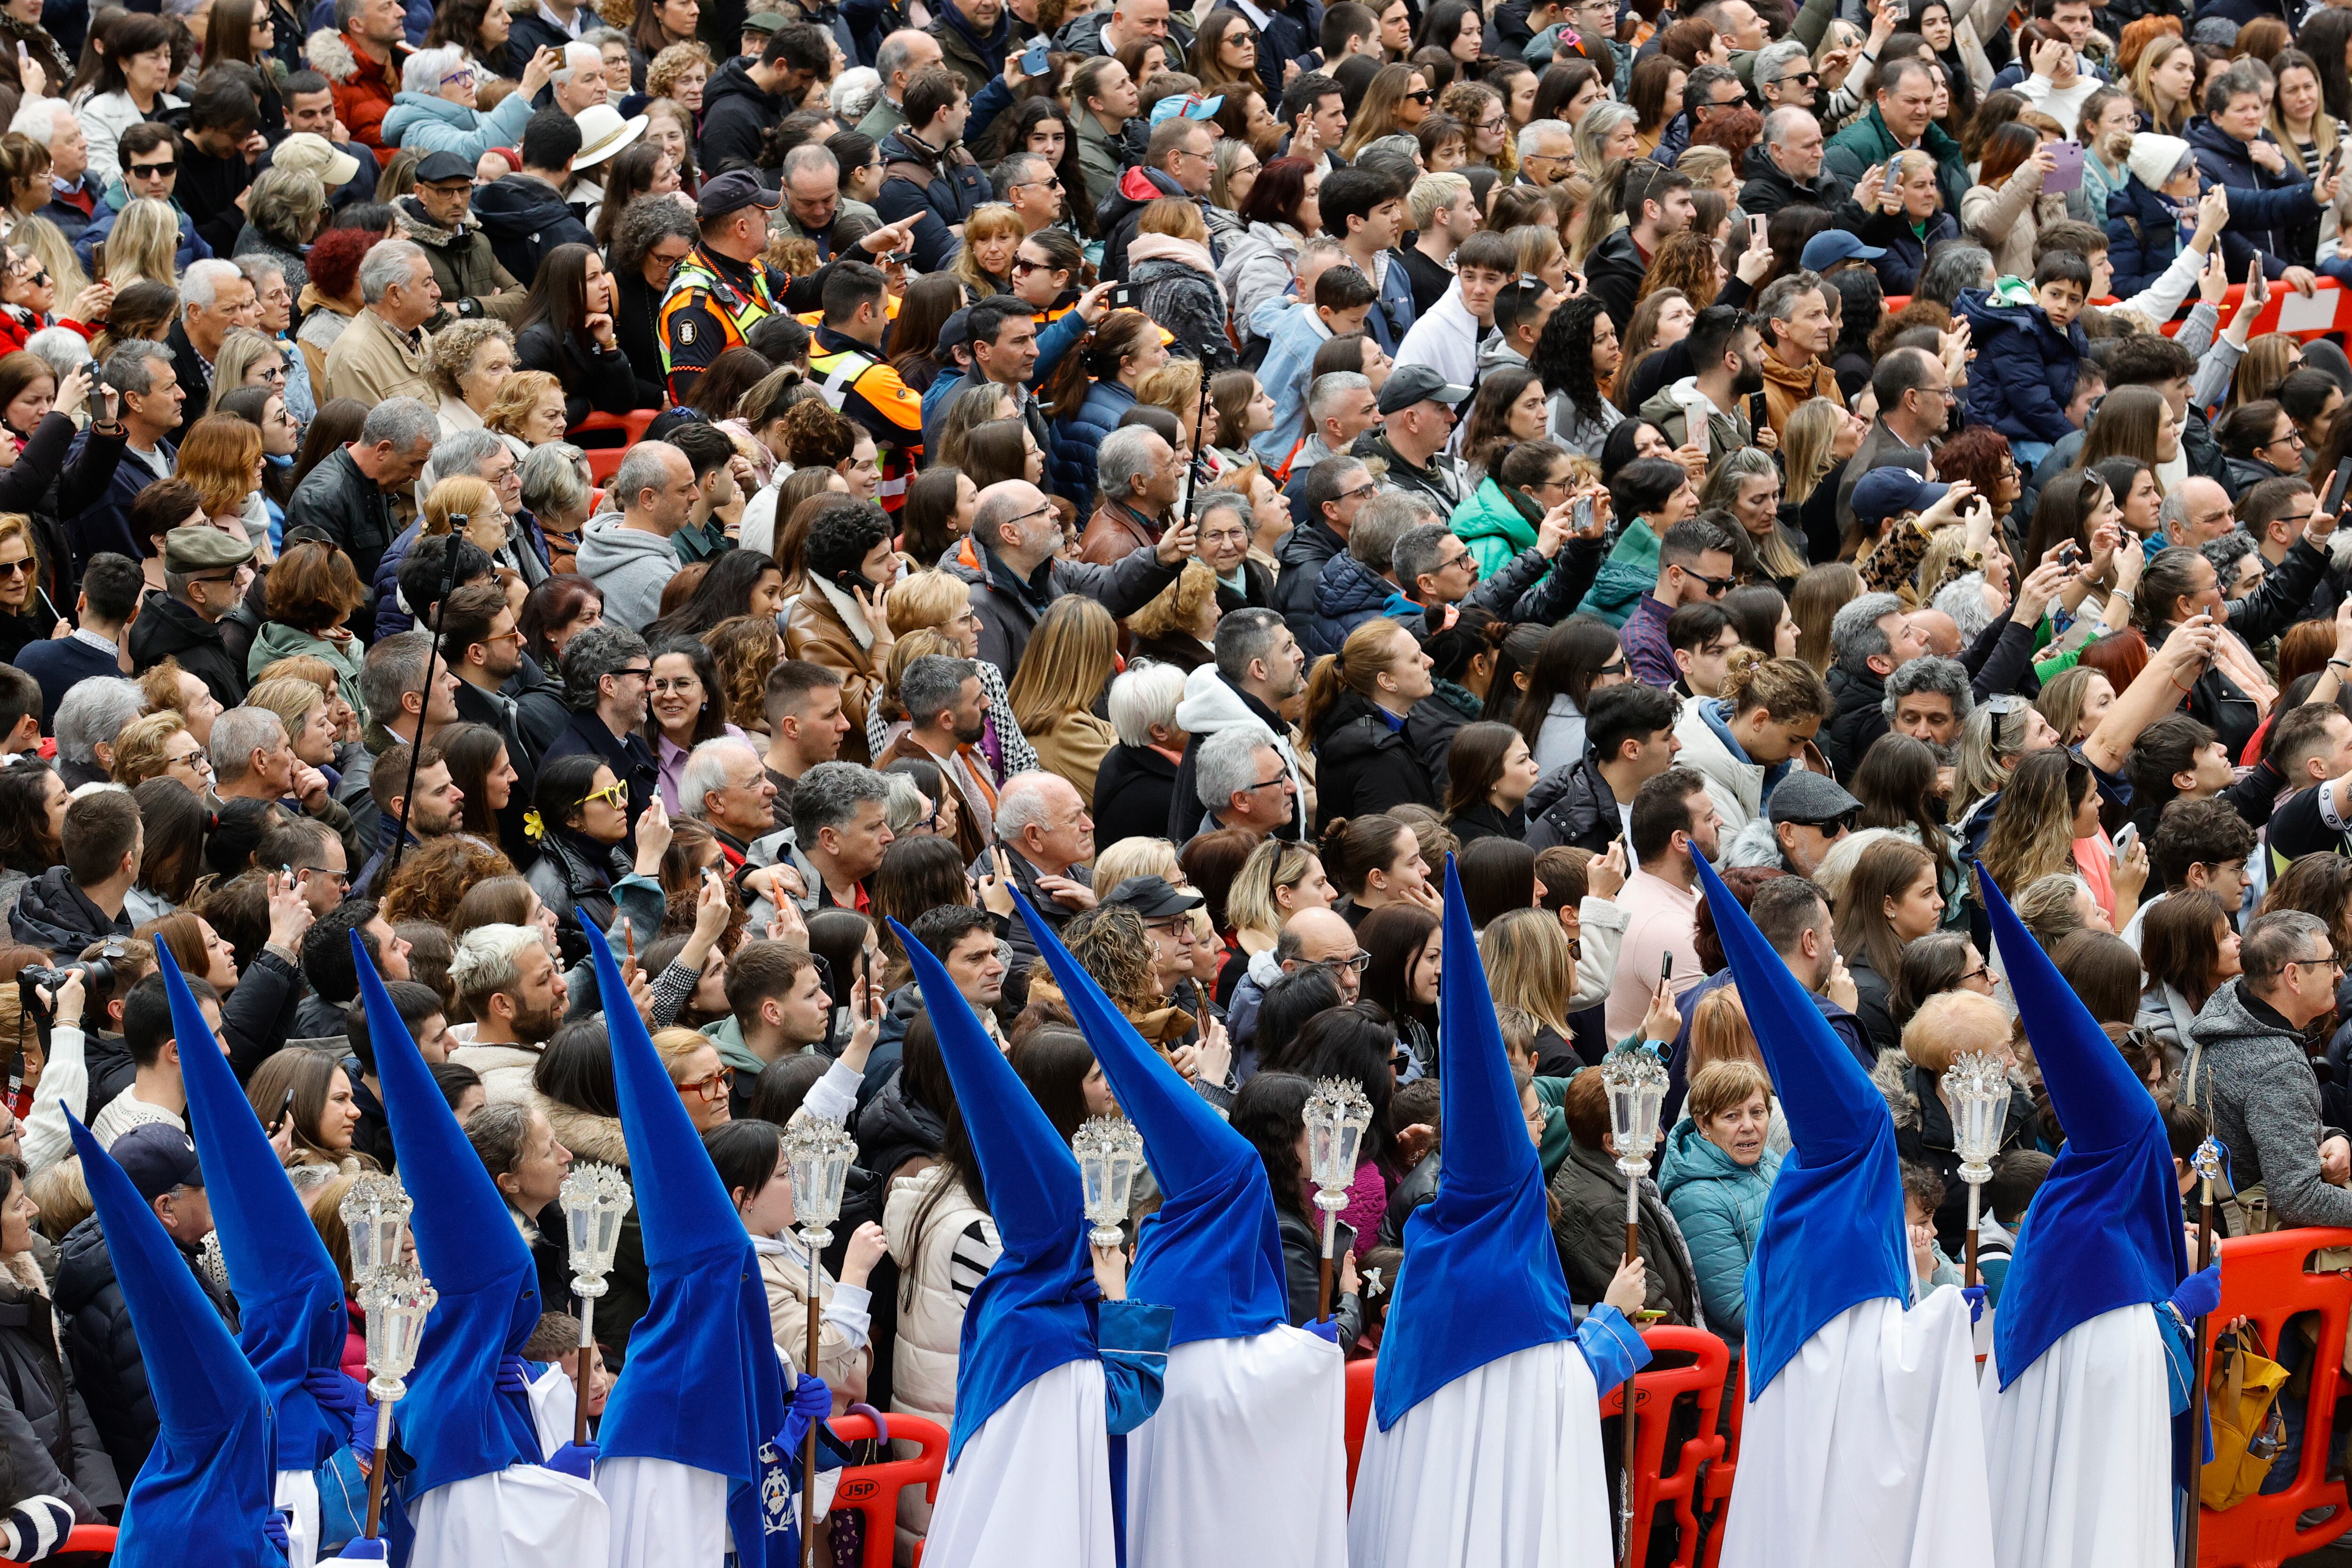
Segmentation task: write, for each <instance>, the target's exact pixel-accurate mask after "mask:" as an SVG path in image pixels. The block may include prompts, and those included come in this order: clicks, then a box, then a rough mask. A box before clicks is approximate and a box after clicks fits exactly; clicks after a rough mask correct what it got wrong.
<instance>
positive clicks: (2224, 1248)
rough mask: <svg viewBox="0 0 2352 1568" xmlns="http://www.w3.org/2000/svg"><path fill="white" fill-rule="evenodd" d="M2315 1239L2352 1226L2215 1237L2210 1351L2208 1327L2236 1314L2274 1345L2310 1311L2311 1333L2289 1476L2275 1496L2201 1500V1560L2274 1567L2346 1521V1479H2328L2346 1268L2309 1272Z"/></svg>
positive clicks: (2350, 1295) (2205, 1567)
mask: <svg viewBox="0 0 2352 1568" xmlns="http://www.w3.org/2000/svg"><path fill="white" fill-rule="evenodd" d="M2320 1247H2352V1230H2322V1229H2308V1230H2282V1231H2274V1232H2273V1233H2272V1234H2271V1235H2269V1236H2239V1237H2230V1238H2228V1239H2227V1240H2225V1241H2223V1242H2222V1243H2221V1310H2218V1311H2216V1312H2215V1313H2214V1314H2213V1315H2212V1317H2211V1318H2210V1319H2209V1320H2207V1329H2208V1339H2207V1344H2206V1350H2207V1353H2208V1354H2209V1355H2210V1353H2211V1350H2212V1345H2211V1338H2210V1335H2211V1334H2212V1333H2215V1332H2218V1331H2221V1329H2223V1328H2225V1327H2227V1326H2228V1324H2229V1323H2230V1321H2231V1320H2232V1319H2236V1318H2248V1319H2251V1320H2252V1321H2253V1323H2254V1325H2255V1326H2256V1328H2257V1329H2259V1330H2260V1331H2261V1333H2262V1338H2263V1344H2265V1345H2267V1346H2269V1347H2270V1349H2271V1352H2272V1353H2273V1355H2275V1354H2276V1353H2277V1351H2278V1344H2279V1336H2280V1334H2281V1332H2282V1331H2284V1330H2285V1328H2286V1322H2287V1320H2288V1319H2289V1318H2292V1317H2294V1315H2295V1314H2296V1313H2298V1312H2316V1313H2318V1314H2319V1333H2318V1341H2317V1344H2316V1347H2315V1350H2314V1351H2313V1352H2312V1355H2311V1358H2310V1363H2311V1364H2310V1378H2311V1394H2310V1403H2309V1405H2307V1406H2306V1409H2307V1411H2308V1418H2307V1420H2306V1423H2305V1427H2304V1433H2305V1436H2304V1445H2303V1462H2302V1464H2301V1465H2300V1467H2298V1468H2297V1469H2296V1471H2295V1477H2294V1485H2293V1486H2292V1487H2289V1488H2288V1489H2286V1490H2285V1491H2283V1492H2279V1493H2276V1494H2274V1495H2273V1496H2269V1497H2250V1498H2248V1499H2247V1500H2245V1501H2243V1502H2242V1503H2240V1504H2239V1505H2238V1506H2237V1507H2235V1508H2233V1509H2231V1510H2227V1511H2226V1512H2222V1513H2216V1512H2214V1511H2213V1510H2211V1509H2206V1510H2203V1511H2202V1522H2201V1523H2200V1525H2199V1527H2198V1541H2197V1561H2198V1563H2199V1564H2200V1568H2277V1565H2278V1564H2279V1563H2284V1562H2285V1561H2286V1560H2287V1559H2288V1558H2290V1557H2300V1556H2302V1555H2304V1554H2305V1553H2306V1552H2316V1551H2318V1550H2319V1549H2320V1548H2321V1547H2322V1546H2325V1545H2326V1544H2327V1542H2331V1541H2333V1540H2335V1539H2336V1537H2337V1536H2339V1535H2342V1534H2343V1533H2344V1532H2345V1531H2347V1530H2352V1507H2347V1504H2346V1501H2345V1492H2344V1483H2343V1482H2342V1481H2340V1480H2330V1479H2327V1455H2328V1449H2329V1448H2330V1447H2333V1444H2332V1442H2331V1440H2330V1438H2329V1433H2330V1432H2331V1431H2332V1430H2333V1426H2334V1416H2335V1410H2336V1394H2337V1393H2338V1392H2339V1391H2340V1390H2341V1389H2342V1387H2343V1381H2344V1380H2343V1373H2342V1370H2341V1369H2342V1364H2343V1345H2344V1335H2345V1330H2346V1327H2347V1323H2352V1274H2346V1273H2328V1274H2314V1273H2312V1272H2310V1271H2309V1269H2308V1267H2307V1266H2308V1264H2309V1261H2310V1258H2311V1255H2312V1254H2313V1253H2314V1252H2315V1251H2316V1250H2318V1249H2319V1248H2320ZM2331 1507H2332V1508H2333V1509H2334V1510H2335V1511H2334V1513H2333V1514H2331V1515H2330V1516H2329V1517H2328V1518H2326V1520H2323V1521H2321V1522H2320V1523H2318V1524H2316V1525H2315V1526H2313V1527H2312V1528H2311V1529H2309V1530H2298V1529H2297V1528H2295V1518H2296V1516H2297V1515H2299V1514H2301V1513H2303V1512H2305V1510H2310V1509H2319V1508H2331Z"/></svg>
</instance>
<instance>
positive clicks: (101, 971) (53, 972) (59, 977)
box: [16, 945, 121, 1028]
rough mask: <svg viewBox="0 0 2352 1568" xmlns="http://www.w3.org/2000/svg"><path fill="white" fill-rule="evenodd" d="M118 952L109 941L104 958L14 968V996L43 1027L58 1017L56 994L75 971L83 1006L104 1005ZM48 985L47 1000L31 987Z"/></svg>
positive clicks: (33, 964) (112, 986) (110, 985)
mask: <svg viewBox="0 0 2352 1568" xmlns="http://www.w3.org/2000/svg"><path fill="white" fill-rule="evenodd" d="M120 956H121V952H120V950H119V949H117V948H114V947H113V946H111V945H110V946H109V948H108V952H107V956H105V957H103V958H73V959H68V960H67V961H66V962H64V963H59V964H58V965H56V966H54V967H44V966H42V965H40V964H37V963H28V964H26V966H25V967H24V968H22V969H20V970H18V971H17V972H16V996H17V1000H18V1004H19V1005H21V1006H22V1007H23V1008H24V1010H25V1011H26V1012H27V1013H30V1014H32V1015H33V1016H34V1017H35V1019H36V1020H37V1022H38V1023H39V1024H40V1025H41V1026H42V1027H43V1028H47V1026H49V1025H50V1024H51V1023H52V1022H53V1021H55V1019H56V1017H57V1001H56V998H57V994H58V991H60V990H61V989H63V988H64V986H65V983H66V982H67V981H68V979H70V978H71V977H73V976H74V975H76V974H79V975H80V976H81V985H82V994H83V995H82V1000H83V1005H85V1006H103V1005H105V1002H106V999H107V998H108V997H109V996H110V995H111V994H113V992H114V960H115V959H116V958H118V957H120ZM37 985H39V986H47V988H48V993H49V1000H47V1001H46V1002H45V1001H43V1000H42V999H41V997H40V996H39V995H38V994H37V993H36V992H35V991H34V989H33V988H34V987H35V986H37Z"/></svg>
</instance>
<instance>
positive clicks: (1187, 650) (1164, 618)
mask: <svg viewBox="0 0 2352 1568" xmlns="http://www.w3.org/2000/svg"><path fill="white" fill-rule="evenodd" d="M1217 616H1218V609H1217V574H1216V573H1215V572H1213V571H1212V570H1211V569H1210V567H1209V563H1207V562H1205V561H1203V560H1202V559H1201V558H1200V557H1199V556H1197V555H1196V556H1194V557H1192V559H1191V560H1190V561H1187V562H1185V563H1184V569H1183V570H1182V571H1181V572H1179V573H1178V574H1176V581H1174V582H1173V583H1171V584H1168V586H1166V587H1165V588H1162V589H1161V590H1160V596H1159V597H1157V598H1155V599H1153V600H1152V601H1151V603H1150V604H1148V605H1144V606H1143V608H1141V609H1139V610H1138V611H1136V612H1135V613H1134V614H1133V615H1131V616H1128V617H1127V629H1128V630H1129V632H1130V633H1132V634H1133V635H1134V637H1135V649H1134V652H1135V657H1137V658H1156V659H1158V660H1159V661H1160V663H1162V664H1172V665H1174V666H1175V667H1176V668H1179V669H1181V670H1184V671H1186V672H1187V673H1190V672H1191V671H1192V670H1195V669H1198V668H1201V666H1202V665H1204V664H1207V663H1209V662H1211V661H1212V660H1213V659H1214V658H1216V657H1217V649H1216V640H1215V639H1216V635H1217Z"/></svg>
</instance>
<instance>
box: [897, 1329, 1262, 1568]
mask: <svg viewBox="0 0 2352 1568" xmlns="http://www.w3.org/2000/svg"><path fill="white" fill-rule="evenodd" d="M1103 1387H1104V1385H1103V1368H1102V1363H1100V1362H1098V1361H1074V1362H1066V1363H1063V1364H1062V1365H1060V1366H1057V1367H1055V1369H1054V1370H1053V1371H1051V1372H1049V1373H1045V1374H1044V1375H1042V1376H1040V1377H1038V1378H1036V1379H1035V1380H1034V1381H1033V1382H1031V1383H1030V1384H1029V1385H1028V1386H1027V1387H1025V1388H1024V1389H1022V1391H1021V1392H1020V1393H1018V1394H1014V1395H1013V1397H1012V1398H1010V1399H1008V1400H1006V1401H1005V1402H1004V1403H1003V1405H999V1406H998V1407H997V1410H996V1413H995V1414H994V1415H991V1416H990V1417H989V1418H988V1419H987V1421H985V1422H984V1423H982V1426H981V1428H980V1430H979V1431H977V1432H974V1433H973V1434H972V1435H971V1437H969V1438H968V1439H966V1440H965V1443H964V1446H963V1452H962V1453H961V1454H960V1455H959V1456H957V1458H956V1463H955V1466H954V1468H951V1469H950V1470H949V1471H948V1473H947V1477H946V1479H944V1480H942V1481H941V1482H940V1502H939V1507H938V1508H937V1509H935V1510H933V1511H932V1513H931V1530H930V1534H929V1538H928V1539H927V1540H926V1541H925V1542H924V1545H923V1568H1112V1565H1113V1563H1115V1562H1116V1560H1117V1544H1116V1538H1115V1536H1114V1533H1113V1527H1112V1519H1111V1506H1110V1434H1109V1430H1108V1423H1107V1418H1106V1415H1105V1403H1104V1393H1103ZM1208 1501H1209V1506H1212V1507H1216V1508H1225V1507H1231V1506H1233V1505H1234V1501H1235V1500H1234V1499H1233V1498H1230V1497H1226V1498H1218V1499H1214V1500H1208Z"/></svg>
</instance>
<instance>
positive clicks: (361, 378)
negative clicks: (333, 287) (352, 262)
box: [326, 239, 441, 408]
mask: <svg viewBox="0 0 2352 1568" xmlns="http://www.w3.org/2000/svg"><path fill="white" fill-rule="evenodd" d="M360 298H361V299H362V300H364V301H365V304H364V305H363V306H362V309H361V310H360V313H359V314H358V315H356V316H354V317H352V324H351V325H350V326H348V327H346V328H344V329H343V333H342V335H341V337H339V338H337V339H336V340H335V346H334V347H332V348H331V349H329V350H328V351H327V387H326V395H327V396H329V397H355V398H357V399H359V401H360V402H362V403H364V404H366V405H368V406H369V407H371V408H373V407H374V406H375V405H377V404H379V403H383V402H384V401H386V400H387V399H390V398H394V397H414V398H416V399H417V400H419V401H420V402H422V403H424V404H425V406H426V407H428V408H429V407H431V406H432V405H433V404H434V403H435V402H436V400H437V399H438V397H439V395H440V394H439V393H438V392H436V390H434V387H433V384H432V383H431V381H429V380H428V379H427V378H426V376H425V350H426V348H427V346H428V345H429V344H430V343H431V342H432V339H431V336H430V334H428V333H427V332H426V331H425V322H427V321H431V320H432V319H433V315H434V312H435V311H436V310H439V309H440V308H441V285H440V284H439V283H437V282H436V281H435V280H434V277H433V263H432V261H431V259H430V258H427V257H426V256H425V248H424V247H422V246H420V245H418V244H417V243H416V242H415V241H414V240H407V239H387V240H384V241H383V242H382V243H381V244H379V245H377V246H376V247H373V249H371V250H370V251H369V252H368V253H367V258H366V259H365V260H363V261H362V262H361V263H360Z"/></svg>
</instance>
